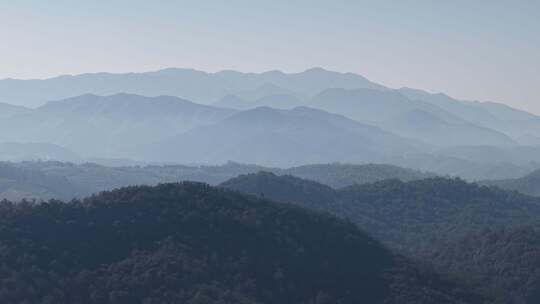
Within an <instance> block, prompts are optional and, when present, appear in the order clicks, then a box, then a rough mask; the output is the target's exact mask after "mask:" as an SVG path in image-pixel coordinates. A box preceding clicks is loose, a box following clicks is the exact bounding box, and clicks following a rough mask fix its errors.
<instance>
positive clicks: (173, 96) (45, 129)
mask: <svg viewBox="0 0 540 304" xmlns="http://www.w3.org/2000/svg"><path fill="white" fill-rule="evenodd" d="M137 94H141V95H137ZM142 95H144V96H142ZM0 101H4V102H8V103H10V104H13V105H10V104H0V110H1V111H0V118H1V119H0V130H6V131H4V132H0V143H9V144H20V145H28V147H30V146H29V145H34V147H39V146H36V145H37V144H39V145H50V146H52V145H54V146H58V147H59V149H65V151H68V150H69V151H71V152H70V153H71V157H70V158H69V159H64V158H63V159H57V160H61V161H77V159H80V161H78V162H84V161H87V160H98V159H101V160H103V161H104V162H111V161H108V160H120V159H124V160H125V161H124V162H125V163H143V164H148V163H171V162H173V163H182V164H207V165H211V164H214V165H215V164H223V163H226V162H227V161H229V160H233V161H237V162H243V163H254V164H259V165H265V166H271V167H276V166H278V167H290V166H298V165H305V164H315V163H329V162H345V163H359V164H360V163H371V162H377V163H390V164H395V165H399V166H403V167H409V168H413V169H419V170H422V171H432V172H435V173H437V174H443V175H445V174H447V175H459V176H461V177H463V178H467V179H474V180H483V179H503V178H517V177H520V176H523V175H525V174H527V173H530V172H532V171H533V170H535V169H537V168H540V156H539V155H540V154H539V153H536V152H537V151H538V150H539V148H538V147H540V138H538V134H540V117H538V116H535V115H533V114H530V113H527V112H524V111H521V110H517V109H513V108H511V107H508V106H506V105H503V104H497V103H492V102H476V101H462V100H457V99H454V98H452V97H449V96H447V95H445V94H431V93H428V92H425V91H421V90H416V89H410V88H401V89H391V88H388V87H385V86H383V85H379V84H376V83H374V82H371V81H369V80H368V79H366V78H365V77H363V76H360V75H356V74H352V73H338V72H332V71H327V70H324V69H321V68H314V69H310V70H307V71H304V72H301V73H292V74H287V73H283V72H279V71H271V72H266V73H259V74H257V73H241V72H235V71H222V72H217V73H206V72H201V71H195V70H190V69H166V70H161V71H156V72H149V73H129V74H110V73H97V74H83V75H76V76H61V77H56V78H52V79H45V80H13V79H5V80H0ZM15 105H16V106H15ZM21 105H24V106H28V107H27V108H25V107H22V106H21ZM8 130H9V131H8ZM0 148H1V149H4V151H7V146H5V148H2V147H1V146H0ZM284 151H286V153H284ZM40 152H41V151H36V152H35V153H30V155H22V156H17V155H13V153H8V152H2V151H0V157H2V155H4V156H3V158H2V159H3V160H20V159H35V158H36V156H39V155H44V157H43V159H54V157H51V155H52V154H51V153H40ZM59 155H66V153H63V154H62V153H59ZM75 155H76V156H77V157H74V156H75ZM58 157H59V158H60V157H62V156H58Z"/></svg>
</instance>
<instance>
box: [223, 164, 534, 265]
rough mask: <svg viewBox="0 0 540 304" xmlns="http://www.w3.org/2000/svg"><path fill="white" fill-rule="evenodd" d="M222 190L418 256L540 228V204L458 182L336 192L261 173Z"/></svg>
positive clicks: (430, 181)
mask: <svg viewBox="0 0 540 304" xmlns="http://www.w3.org/2000/svg"><path fill="white" fill-rule="evenodd" d="M221 185H222V186H223V187H226V188H230V189H235V190H239V191H243V192H246V193H250V194H254V195H263V196H264V197H266V198H270V199H275V200H277V201H284V202H291V203H295V204H299V205H301V206H303V207H307V208H310V209H316V210H322V211H327V212H330V213H332V214H335V215H337V216H340V217H343V218H347V219H349V220H351V221H352V222H354V223H356V224H357V225H358V226H359V227H361V228H362V229H364V230H366V231H367V232H369V233H372V234H373V235H374V236H375V237H377V238H378V239H380V240H382V241H383V242H384V243H386V244H387V245H389V246H391V247H393V248H396V249H399V250H402V251H404V252H408V253H411V254H414V255H416V256H418V255H424V254H426V253H428V252H430V251H431V249H432V248H437V247H438V246H440V245H441V244H444V243H446V242H448V241H449V240H452V239H454V240H455V239H460V238H461V237H464V236H465V235H468V234H469V233H472V232H476V231H479V230H481V229H482V228H484V227H491V228H496V227H505V226H512V225H518V224H519V225H522V224H536V223H540V200H538V199H536V198H532V197H528V196H524V195H519V194H517V193H512V192H506V191H503V190H499V189H496V188H488V187H482V186H478V185H476V184H469V183H466V182H464V181H462V180H459V179H445V178H431V179H423V180H418V181H411V182H402V181H399V180H387V181H381V182H376V183H373V184H364V185H354V186H350V187H346V188H343V189H339V190H334V189H332V188H329V187H327V186H325V185H321V184H318V183H316V182H313V181H308V180H303V179H299V178H297V177H293V176H277V175H274V174H272V173H265V172H260V173H257V174H248V175H243V176H240V177H238V178H234V179H231V180H229V181H227V182H224V183H223V184H221Z"/></svg>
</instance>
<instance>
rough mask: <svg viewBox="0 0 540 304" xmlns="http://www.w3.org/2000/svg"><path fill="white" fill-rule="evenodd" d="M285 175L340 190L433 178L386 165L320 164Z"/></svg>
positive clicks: (293, 169)
mask: <svg viewBox="0 0 540 304" xmlns="http://www.w3.org/2000/svg"><path fill="white" fill-rule="evenodd" d="M284 172H285V173H286V174H290V175H293V176H297V177H300V178H304V179H309V180H313V181H317V182H319V183H321V184H325V185H329V186H331V187H334V188H342V187H346V186H351V185H353V184H366V183H373V182H377V181H381V180H385V179H399V180H402V181H412V180H418V179H424V178H429V177H434V176H435V174H431V173H424V172H420V171H416V170H413V169H405V168H401V167H397V166H393V165H386V164H364V165H352V164H339V163H337V164H320V165H306V166H300V167H294V168H290V169H286V170H284Z"/></svg>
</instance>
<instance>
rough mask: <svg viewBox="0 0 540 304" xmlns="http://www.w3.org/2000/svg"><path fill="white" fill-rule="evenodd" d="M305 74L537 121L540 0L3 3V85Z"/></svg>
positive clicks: (0, 24)
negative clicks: (496, 108)
mask: <svg viewBox="0 0 540 304" xmlns="http://www.w3.org/2000/svg"><path fill="white" fill-rule="evenodd" d="M314 66H321V67H324V68H327V69H331V70H338V71H347V72H355V73H359V74H362V75H364V76H366V77H368V78H370V79H372V80H373V81H376V82H380V83H382V84H385V85H388V86H391V87H401V86H409V87H415V88H422V89H426V90H429V91H434V92H439V91H442V92H446V93H448V94H450V95H453V96H455V97H459V98H466V99H473V100H475V99H477V100H492V101H501V102H506V103H508V104H510V105H513V106H516V107H519V108H524V109H528V110H531V111H534V112H536V113H540V98H539V97H540V96H539V95H540V94H539V92H540V89H539V88H540V1H534V0H527V1H526V0H522V1H519V0H515V1H510V0H509V1H496V0H494V1H487V0H485V1H484V0H474V1H472V0H468V1H421V0H417V1H413V0H396V1H361V0H358V1H347V0H341V1H340V0H329V1H317V0H311V1H307V0H306V1H303V0H298V1H294V0H288V1H280V0H273V1H255V0H251V1H247V0H245V1H242V0H229V1H225V0H223V1H203V0H199V1H165V0H161V1H160V0H154V1H139V0H129V1H127V0H126V1H120V0H108V1H105V0H103V1H100V0H93V1H77V0H71V1H68V0H57V1H55V0H48V1H43V0H35V1H30V0H28V1H25V0H18V1H8V0H0V78H7V77H11V78H25V79H26V78H45V77H51V76H56V75H60V74H78V73H84V72H98V71H108V72H131V71H148V70H156V69H160V68H165V67H192V68H196V69H201V70H206V71H217V70H221V69H235V70H240V71H253V72H258V71H265V70H271V69H281V70H284V71H288V72H296V71H302V70H304V69H307V68H309V67H314Z"/></svg>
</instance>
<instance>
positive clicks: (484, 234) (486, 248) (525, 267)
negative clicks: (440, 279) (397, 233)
mask: <svg viewBox="0 0 540 304" xmlns="http://www.w3.org/2000/svg"><path fill="white" fill-rule="evenodd" d="M431 259H433V260H436V261H438V265H439V267H438V268H439V269H440V270H441V271H444V272H446V273H451V274H453V275H455V276H456V277H459V279H460V280H461V281H468V282H472V283H473V284H478V282H482V284H478V285H479V286H480V287H481V288H484V289H490V290H492V291H495V292H496V293H497V297H499V298H501V299H502V300H501V303H516V304H536V303H540V231H539V230H538V227H532V226H529V227H516V228H506V229H485V230H483V231H479V232H478V233H475V234H472V235H469V236H467V237H465V238H463V239H461V240H458V241H456V242H450V243H449V244H447V245H445V246H443V247H441V248H439V249H438V250H437V251H436V252H434V253H433V255H432V256H431Z"/></svg>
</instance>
